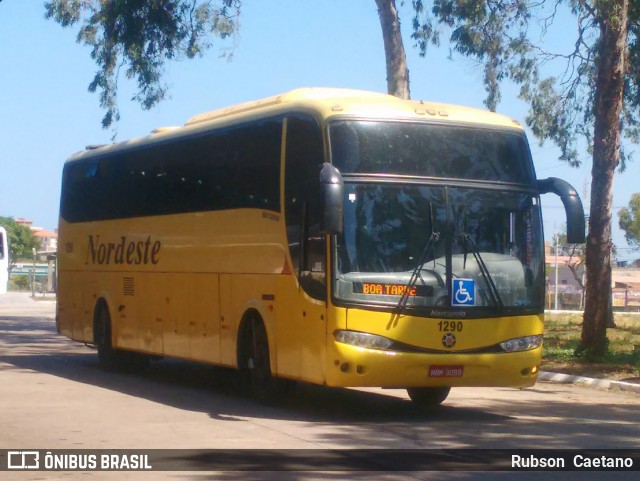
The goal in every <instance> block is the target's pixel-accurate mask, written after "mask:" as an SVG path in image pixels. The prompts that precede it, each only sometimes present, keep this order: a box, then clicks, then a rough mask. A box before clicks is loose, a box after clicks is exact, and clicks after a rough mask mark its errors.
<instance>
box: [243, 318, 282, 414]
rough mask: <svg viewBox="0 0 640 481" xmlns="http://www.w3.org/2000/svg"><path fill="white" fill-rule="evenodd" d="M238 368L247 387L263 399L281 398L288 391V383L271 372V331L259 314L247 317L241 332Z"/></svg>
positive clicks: (251, 393) (265, 400)
mask: <svg viewBox="0 0 640 481" xmlns="http://www.w3.org/2000/svg"><path fill="white" fill-rule="evenodd" d="M238 367H239V368H240V370H241V372H242V380H243V384H244V386H245V387H246V388H247V390H248V391H249V393H250V395H251V396H252V397H254V398H256V399H258V400H259V401H261V402H269V401H274V400H277V399H278V398H280V397H281V395H282V394H284V392H285V391H286V389H285V386H286V382H285V381H282V380H280V379H278V378H276V377H274V376H273V375H272V373H271V361H270V355H269V340H268V338H267V331H266V329H265V327H264V323H263V322H262V319H261V318H260V317H259V316H257V315H255V314H254V315H251V316H250V317H249V318H248V319H247V320H246V322H245V323H244V325H243V329H242V331H241V335H240V342H239V345H238Z"/></svg>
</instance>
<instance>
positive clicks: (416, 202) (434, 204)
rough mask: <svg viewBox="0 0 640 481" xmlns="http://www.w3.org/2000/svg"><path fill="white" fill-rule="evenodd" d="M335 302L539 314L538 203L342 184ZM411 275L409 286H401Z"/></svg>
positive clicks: (502, 194) (476, 192)
mask: <svg viewBox="0 0 640 481" xmlns="http://www.w3.org/2000/svg"><path fill="white" fill-rule="evenodd" d="M344 212H345V217H344V230H343V233H342V234H341V235H339V236H337V239H336V243H335V251H334V252H335V254H336V263H335V265H336V268H335V269H334V272H335V278H334V295H335V297H336V299H337V300H343V301H347V302H355V303H372V304H380V303H382V304H389V305H394V304H398V303H399V301H400V298H401V297H402V295H403V293H404V291H405V290H407V289H409V291H408V292H407V293H406V294H405V297H408V298H407V299H405V302H404V303H403V305H406V306H407V307H408V308H411V307H435V306H438V307H443V308H446V307H455V308H474V307H484V308H491V309H496V308H497V309H496V310H499V309H501V308H508V309H517V308H526V309H529V310H531V309H540V308H541V306H542V303H543V301H544V299H543V287H544V285H543V282H544V265H543V252H542V250H541V248H540V247H539V246H540V245H541V244H542V242H541V239H540V238H539V236H540V235H541V234H540V233H541V226H540V222H541V219H540V211H539V200H538V198H537V196H535V195H532V194H530V193H524V192H518V191H513V192H510V191H505V190H492V189H480V188H458V187H443V186H429V185H397V184H395V185H394V184H386V183H385V184H381V183H369V182H367V183H356V182H354V183H346V184H345V208H344ZM412 276H414V277H415V282H413V283H411V285H408V284H409V281H410V279H411V278H412Z"/></svg>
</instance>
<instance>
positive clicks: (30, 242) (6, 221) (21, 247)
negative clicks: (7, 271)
mask: <svg viewBox="0 0 640 481" xmlns="http://www.w3.org/2000/svg"><path fill="white" fill-rule="evenodd" d="M0 225H1V226H2V227H4V228H5V229H6V230H7V240H8V241H9V252H10V256H9V257H10V261H11V266H14V265H15V264H16V262H18V259H31V257H32V249H33V248H36V249H37V248H38V247H40V245H39V242H38V239H37V238H36V237H34V236H33V234H31V230H29V229H28V228H27V227H25V226H23V225H20V224H18V223H17V222H16V221H15V220H14V219H13V217H1V216H0Z"/></svg>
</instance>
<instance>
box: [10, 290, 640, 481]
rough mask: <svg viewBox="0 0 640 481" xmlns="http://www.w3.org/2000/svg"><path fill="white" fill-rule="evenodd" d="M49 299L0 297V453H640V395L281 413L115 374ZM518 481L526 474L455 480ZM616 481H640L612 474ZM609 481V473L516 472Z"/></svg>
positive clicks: (208, 383) (155, 372)
mask: <svg viewBox="0 0 640 481" xmlns="http://www.w3.org/2000/svg"><path fill="white" fill-rule="evenodd" d="M53 308H54V303H53V302H51V301H46V300H45V301H33V300H31V299H29V298H28V297H26V296H23V295H20V294H8V295H0V449H2V448H4V449H17V448H23V449H29V448H31V449H33V448H37V449H83V448H134V449H140V448H149V449H159V448H190V449H213V448H231V449H246V448H256V449H258V448H278V449H281V448H295V449H298V448H315V449H332V448H336V449H344V448H349V449H353V448H376V449H379V448H385V449H415V448H429V449H431V448H482V449H486V448H519V449H534V448H555V449H603V448H627V449H638V448H640V442H639V439H640V425H639V424H638V412H639V409H638V408H639V407H640V396H638V395H637V394H633V393H625V392H611V391H601V390H594V389H587V388H584V387H579V386H574V385H559V384H550V383H540V384H538V385H536V386H535V387H534V388H532V389H527V390H515V389H482V388H481V389H478V388H476V389H463V388H460V389H454V390H453V391H452V394H451V396H450V398H449V399H448V400H447V404H446V406H444V407H443V408H442V409H441V410H439V411H437V412H433V413H425V412H423V411H420V410H417V409H416V408H415V406H413V405H412V403H411V402H410V401H408V399H407V396H406V393H405V392H404V391H399V390H392V391H380V390H344V389H325V388H320V387H311V386H306V387H302V388H300V389H299V390H298V392H297V393H295V394H294V395H293V396H292V397H291V398H290V399H288V400H286V401H284V402H283V403H282V404H280V405H277V406H263V405H259V404H257V403H255V402H254V401H252V400H250V399H247V398H246V397H244V396H243V395H242V393H240V392H239V391H238V389H237V388H236V387H235V383H234V379H235V377H234V376H233V375H231V374H230V373H229V372H227V371H222V370H217V369H213V368H210V367H203V366H195V365H193V364H189V363H181V362H166V361H163V362H161V363H157V364H154V365H153V366H152V368H151V369H150V370H149V371H148V372H146V373H144V374H125V373H109V372H104V371H102V370H101V369H99V368H98V366H97V359H96V355H95V351H93V350H91V349H89V348H87V347H85V346H83V345H81V344H77V343H73V342H71V341H70V340H68V339H66V338H63V337H62V336H59V335H58V334H57V333H56V332H55V329H54V323H53V311H54V309H53ZM444 474H445V473H440V472H434V473H429V472H417V473H356V472H351V473H241V472H235V473H234V472H227V473H95V472H94V473H78V472H72V473H70V472H63V473H41V472H36V473H2V472H0V479H2V480H3V481H5V480H13V479H16V480H36V479H47V480H48V479H65V480H66V479H82V480H87V479H101V480H102V479H118V480H119V479H135V480H138V479H140V480H146V479H149V480H156V479H196V480H200V479H202V480H205V479H228V480H244V479H248V480H250V481H251V480H258V479H260V480H262V479H269V480H276V479H277V480H280V479H283V480H302V479H304V480H307V479H308V480H320V479H323V480H324V479H358V480H359V479H363V480H364V479H367V480H369V479H385V480H386V479H389V480H400V479H424V480H427V479H444V478H445V475H444ZM446 474H447V476H446V479H478V478H482V479H494V478H495V477H500V476H501V477H502V478H503V479H513V477H514V475H515V473H502V475H501V474H500V473H493V474H491V473H489V474H483V473H463V472H457V473H446ZM604 474H606V475H607V477H609V478H614V479H637V473H632V474H636V476H635V477H634V476H624V475H623V474H624V473H613V474H611V473H604ZM517 475H518V479H524V480H527V479H531V480H533V479H536V480H537V479H539V478H541V477H542V478H544V479H576V480H578V479H580V480H584V479H585V478H587V479H601V478H602V477H603V473H517Z"/></svg>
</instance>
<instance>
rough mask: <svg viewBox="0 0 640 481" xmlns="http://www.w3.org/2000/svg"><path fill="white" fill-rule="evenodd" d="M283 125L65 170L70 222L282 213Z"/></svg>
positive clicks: (151, 149) (152, 148)
mask: <svg viewBox="0 0 640 481" xmlns="http://www.w3.org/2000/svg"><path fill="white" fill-rule="evenodd" d="M281 139H282V121H281V120H280V119H278V120H269V121H264V122H261V123H257V124H251V125H245V126H240V127H234V128H229V129H225V130H223V131H216V132H212V133H207V134H205V135H202V136H199V137H191V138H185V139H182V140H178V141H175V142H171V143H164V144H156V145H153V146H148V147H144V148H141V149H138V150H133V151H129V152H124V153H122V154H117V155H110V156H105V157H102V158H94V159H91V160H87V161H79V162H72V163H69V164H67V165H66V167H65V170H64V174H63V186H62V217H63V218H64V219H66V220H67V221H69V222H83V221H90V220H104V219H116V218H127V217H142V216H153V215H166V214H177V213H184V212H199V211H209V210H223V209H239V208H256V209H264V210H272V211H276V212H279V211H280V199H279V197H280V150H281V142H282V140H281Z"/></svg>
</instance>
